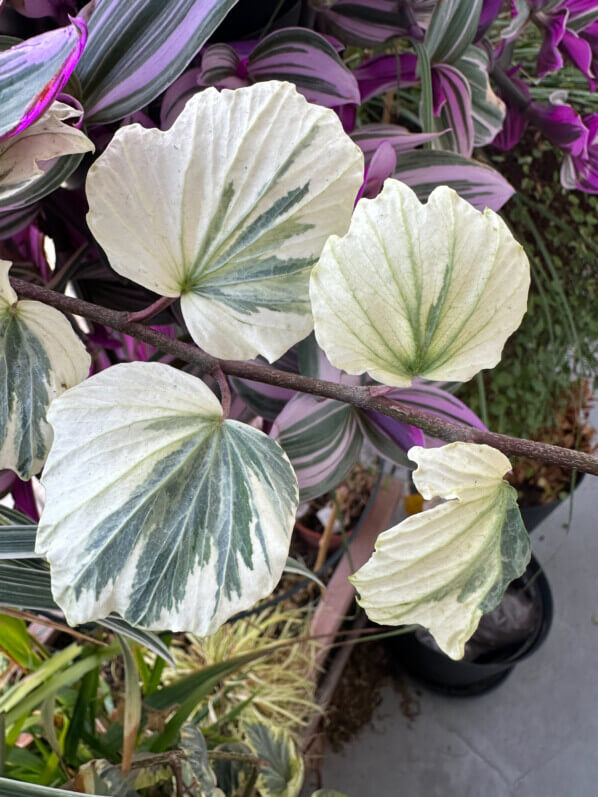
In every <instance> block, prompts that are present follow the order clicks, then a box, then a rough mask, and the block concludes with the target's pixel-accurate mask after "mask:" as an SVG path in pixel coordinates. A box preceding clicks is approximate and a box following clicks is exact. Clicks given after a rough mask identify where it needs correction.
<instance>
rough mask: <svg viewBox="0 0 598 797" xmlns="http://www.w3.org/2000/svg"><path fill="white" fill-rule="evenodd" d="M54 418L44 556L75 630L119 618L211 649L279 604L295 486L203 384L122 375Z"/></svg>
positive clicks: (76, 396) (96, 381)
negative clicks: (276, 596) (246, 620)
mask: <svg viewBox="0 0 598 797" xmlns="http://www.w3.org/2000/svg"><path fill="white" fill-rule="evenodd" d="M49 417H50V422H51V424H52V427H53V429H54V443H53V446H52V451H51V454H50V457H49V459H48V462H47V464H46V467H45V469H44V477H43V484H44V486H45V488H46V505H45V507H44V511H43V513H42V517H41V520H40V525H39V530H38V538H37V551H38V553H41V554H43V555H45V556H47V558H48V560H49V562H50V565H51V571H52V591H53V594H54V597H55V599H56V601H57V603H58V604H59V605H60V607H61V608H62V610H63V611H64V613H65V615H66V618H67V621H68V622H69V623H70V624H79V623H83V622H88V621H90V620H94V619H96V618H100V617H106V616H107V615H109V614H110V613H111V612H112V611H114V612H116V613H118V614H120V615H121V616H122V617H123V618H124V619H125V620H127V621H128V622H130V623H131V624H132V625H135V626H140V627H142V628H151V629H155V630H162V629H163V630H172V631H178V630H185V631H194V632H195V633H197V634H199V635H200V636H204V635H206V634H210V633H213V632H214V631H215V630H216V629H217V628H218V627H219V626H220V625H221V624H222V623H223V622H224V621H225V620H226V619H228V618H229V617H230V616H231V615H233V614H235V613H236V612H238V611H241V610H243V609H246V608H249V607H250V606H252V605H253V604H254V603H255V601H257V600H258V599H260V598H262V597H264V596H265V595H267V594H269V593H270V592H271V590H272V589H273V587H274V586H275V585H276V583H277V582H278V579H279V578H280V575H281V573H282V570H283V567H284V564H285V562H286V558H287V555H288V549H289V541H290V535H291V531H292V529H293V522H294V516H295V511H296V508H297V502H298V500H297V480H296V478H295V474H294V473H293V471H292V469H291V466H290V464H289V462H288V459H287V458H286V456H285V455H284V453H283V451H282V450H281V448H280V447H279V446H278V445H277V444H276V443H275V442H274V441H273V440H271V439H270V438H269V437H267V436H266V435H265V434H263V433H262V432H259V431H257V430H256V429H254V428H252V427H250V426H247V425H245V424H242V423H239V422H237V421H231V420H224V419H223V417H222V408H221V406H220V404H219V402H218V400H217V399H216V397H215V396H214V394H213V393H212V392H211V391H210V390H209V389H208V387H207V386H206V385H205V384H204V383H203V382H202V381H201V380H199V379H197V378H195V377H193V376H190V375H189V374H186V373H184V372H182V371H178V370H176V369H174V368H171V367H170V366H167V365H163V364H162V363H127V364H123V365H116V366H114V367H112V368H109V369H107V370H105V371H102V372H101V373H98V374H96V375H95V376H93V377H91V378H90V379H88V380H87V381H86V382H84V383H83V384H82V385H80V386H79V387H78V388H76V389H73V390H70V391H68V392H67V393H66V394H65V395H64V396H61V397H60V398H59V399H57V400H56V401H54V403H53V405H52V407H51V409H50V415H49ZM74 483H76V484H77V491H76V492H74V491H65V490H64V488H63V486H64V484H74Z"/></svg>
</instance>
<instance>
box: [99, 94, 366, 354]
mask: <svg viewBox="0 0 598 797" xmlns="http://www.w3.org/2000/svg"><path fill="white" fill-rule="evenodd" d="M362 178H363V157H362V155H361V151H360V150H359V149H358V147H356V145H355V144H353V142H352V141H351V140H350V139H349V138H348V136H346V135H345V133H344V132H343V130H342V126H341V124H340V122H339V120H338V117H337V116H336V115H335V114H334V112H333V111H330V110H328V109H326V108H321V107H319V106H316V105H312V104H310V103H308V102H307V101H306V100H305V98H304V97H302V96H301V95H300V94H299V93H298V92H297V91H296V90H295V88H294V87H293V86H292V85H291V84H289V83H281V82H278V81H270V82H265V83H259V84H256V85H254V86H250V87H246V88H241V89H237V90H235V91H229V90H224V91H222V92H221V93H219V92H218V91H216V89H214V88H209V89H206V90H205V91H203V92H201V93H199V94H197V95H195V96H194V97H192V98H191V99H190V100H189V101H188V102H187V104H186V106H185V109H184V110H183V112H182V113H181V114H180V116H179V117H178V118H177V120H176V122H175V123H174V125H173V126H172V127H171V128H170V129H169V130H167V131H165V132H162V131H160V130H155V129H152V130H146V129H144V128H142V127H140V126H139V125H131V126H129V127H124V128H121V129H120V130H118V131H117V133H116V134H115V136H114V138H113V139H112V141H111V142H110V144H109V145H108V147H107V149H106V151H105V152H104V153H103V154H102V155H101V156H100V158H98V160H97V161H96V163H95V164H94V165H93V166H92V168H91V169H90V171H89V177H88V181H87V194H88V199H89V203H90V213H89V216H88V221H89V225H90V228H91V230H92V232H93V233H94V235H95V236H96V238H97V239H98V241H99V242H100V244H101V245H102V246H103V248H104V249H105V251H106V253H107V255H108V257H109V259H110V262H111V264H112V266H113V268H114V269H115V270H116V271H117V272H118V273H119V274H122V275H123V276H125V277H128V278H129V279H132V280H134V281H135V282H138V283H140V284H141V285H144V286H145V287H146V288H150V289H151V290H153V291H156V292H157V293H160V294H162V295H163V296H172V297H175V296H181V297H182V298H181V308H182V312H183V316H184V318H185V321H186V323H187V326H188V328H189V332H190V333H191V336H192V337H193V339H194V340H195V341H196V343H198V344H199V345H200V346H201V347H202V348H203V349H205V350H206V351H208V352H209V353H210V354H213V355H215V356H217V357H225V358H236V359H249V358H251V357H254V356H255V355H256V354H262V355H263V356H264V357H266V358H268V360H270V361H272V360H274V359H276V358H277V357H279V356H281V355H282V354H283V353H284V352H285V351H287V350H288V349H289V348H290V347H291V346H292V345H293V344H294V343H296V342H297V341H299V340H301V339H302V338H304V337H305V336H306V335H307V334H308V333H309V331H310V330H311V328H312V319H311V314H310V308H309V300H308V282H309V272H310V268H311V266H312V265H313V264H314V263H315V261H316V260H317V258H318V257H319V255H320V252H321V250H322V247H323V245H324V242H325V241H326V238H327V237H328V236H329V235H330V234H332V233H343V232H345V231H346V229H347V226H348V223H349V219H350V217H351V211H352V207H353V202H354V199H355V196H356V194H357V190H358V188H359V186H360V184H361V181H362Z"/></svg>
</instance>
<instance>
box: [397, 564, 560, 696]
mask: <svg viewBox="0 0 598 797" xmlns="http://www.w3.org/2000/svg"><path fill="white" fill-rule="evenodd" d="M513 585H514V586H515V587H516V588H518V589H523V590H525V591H526V592H527V594H528V595H529V597H530V598H531V599H532V601H533V602H534V603H535V604H536V605H537V608H538V613H537V622H536V624H535V627H534V629H533V631H532V632H531V633H530V634H529V636H528V637H526V639H525V640H524V641H523V642H522V643H519V644H517V645H515V646H513V645H507V646H505V647H504V648H501V649H500V650H498V649H493V650H492V651H488V652H486V653H481V654H480V655H478V656H477V658H476V659H475V660H473V661H471V660H470V661H468V660H465V659H462V660H461V661H454V660H453V659H451V658H449V657H448V656H446V655H445V654H444V653H442V652H441V651H439V650H437V649H434V648H432V647H430V646H429V644H426V643H424V642H422V641H420V639H419V638H418V635H417V632H412V633H409V634H399V635H397V636H394V637H389V638H388V640H387V649H388V653H389V656H390V659H391V662H392V666H393V668H394V669H395V670H397V671H398V672H401V671H403V670H406V671H407V672H408V673H409V674H410V675H412V676H413V677H414V678H416V679H417V680H419V681H422V682H423V683H424V684H425V685H426V686H428V687H429V688H431V689H434V690H435V691H438V692H442V693H443V694H447V695H454V696H457V697H467V696H473V695H480V694H482V693H484V692H487V691H489V690H490V689H493V688H494V687H496V686H498V684H500V683H501V682H502V681H504V679H505V678H506V677H507V676H508V675H509V673H510V672H511V671H512V670H513V668H514V667H515V665H516V664H517V663H518V662H520V661H522V660H523V659H526V658H527V657H528V656H531V655H532V653H534V652H535V651H536V650H537V649H538V648H539V647H540V645H541V644H542V643H543V642H544V640H545V639H546V636H547V634H548V631H549V630H550V626H551V624H552V614H553V605H552V593H551V591H550V586H549V584H548V579H547V578H546V576H545V575H544V573H543V572H542V570H541V566H540V564H539V563H538V561H537V559H536V558H535V557H533V556H532V560H531V562H530V564H529V566H528V568H527V570H526V572H525V573H524V575H523V576H521V578H519V579H517V580H516V581H514V582H513Z"/></svg>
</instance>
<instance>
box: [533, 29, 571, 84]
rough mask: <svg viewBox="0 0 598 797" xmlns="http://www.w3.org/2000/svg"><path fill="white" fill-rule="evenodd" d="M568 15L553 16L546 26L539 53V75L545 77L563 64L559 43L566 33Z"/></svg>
mask: <svg viewBox="0 0 598 797" xmlns="http://www.w3.org/2000/svg"><path fill="white" fill-rule="evenodd" d="M566 24H567V15H566V14H559V15H558V16H554V17H552V19H550V20H549V21H548V23H547V24H546V27H545V28H544V39H543V41H542V46H541V47H540V52H539V53H538V64H537V72H538V77H544V75H548V74H549V73H550V72H556V70H557V69H560V68H561V67H562V65H563V56H562V55H561V53H560V52H559V49H558V48H559V44H560V43H561V41H562V39H563V36H564V35H565V27H566Z"/></svg>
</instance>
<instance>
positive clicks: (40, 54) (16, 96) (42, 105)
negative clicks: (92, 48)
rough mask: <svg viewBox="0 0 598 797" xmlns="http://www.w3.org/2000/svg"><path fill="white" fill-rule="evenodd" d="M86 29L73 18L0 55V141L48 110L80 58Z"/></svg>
mask: <svg viewBox="0 0 598 797" xmlns="http://www.w3.org/2000/svg"><path fill="white" fill-rule="evenodd" d="M86 38H87V28H86V25H85V22H84V21H83V20H82V19H80V18H78V17H75V18H74V19H73V20H72V22H71V24H70V25H67V26H66V27H64V28H58V29H56V30H50V31H48V32H47V33H42V34H41V35H39V36H34V37H33V38H32V39H28V40H27V41H24V42H21V43H20V44H15V45H14V46H13V47H10V48H9V49H8V50H4V51H3V52H0V85H2V95H1V99H0V139H4V138H9V137H10V136H15V135H17V133H20V132H21V130H25V128H27V127H29V125H30V124H31V123H32V122H34V121H35V120H36V119H37V118H38V117H39V116H41V115H42V114H43V113H44V111H45V110H46V109H47V108H48V107H49V106H50V104H51V103H52V101H53V100H54V98H55V97H56V96H57V95H58V94H59V93H60V91H61V89H62V88H63V86H64V85H65V84H66V82H67V80H68V79H69V77H70V76H71V73H72V71H73V70H74V68H75V67H76V66H77V62H78V61H79V58H80V57H81V53H82V52H83V48H84V46H85V41H86Z"/></svg>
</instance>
